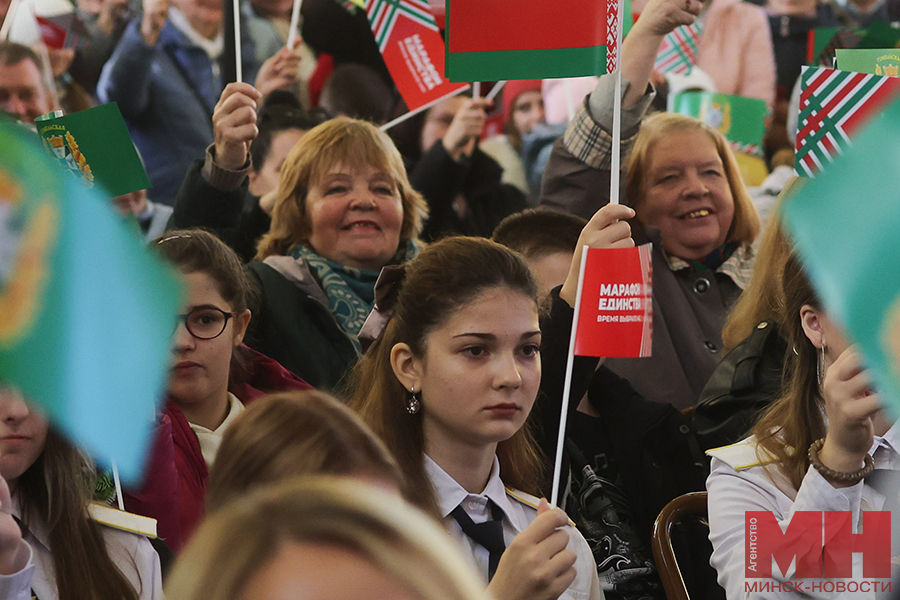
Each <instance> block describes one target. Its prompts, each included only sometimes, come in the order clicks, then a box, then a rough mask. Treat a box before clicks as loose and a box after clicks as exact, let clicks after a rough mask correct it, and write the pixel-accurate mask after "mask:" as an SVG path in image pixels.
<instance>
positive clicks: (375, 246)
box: [306, 165, 403, 270]
mask: <svg viewBox="0 0 900 600" xmlns="http://www.w3.org/2000/svg"><path fill="white" fill-rule="evenodd" d="M306 211H307V214H308V215H309V223H310V229H311V230H312V233H311V234H310V236H309V243H310V245H311V246H312V247H313V248H314V249H315V250H316V252H318V253H319V254H321V255H322V256H324V257H325V258H327V259H329V260H333V261H334V262H337V263H340V264H342V265H347V266H348V267H355V268H359V269H373V270H377V269H380V268H381V267H383V266H384V265H386V264H387V263H388V262H389V261H390V260H391V258H393V256H394V254H396V253H397V247H398V246H399V245H400V230H401V229H402V227H403V200H402V199H401V198H400V190H399V188H398V187H397V182H396V181H395V180H394V178H393V177H392V176H391V175H390V174H389V173H385V172H384V171H379V170H378V169H376V168H374V167H371V166H368V165H366V166H365V167H362V168H360V169H352V168H350V167H346V166H343V165H336V166H335V167H333V168H332V169H330V170H329V172H328V173H326V174H324V175H323V176H321V177H319V179H318V181H316V182H315V183H314V184H313V185H312V186H310V189H309V192H308V193H307V194H306Z"/></svg>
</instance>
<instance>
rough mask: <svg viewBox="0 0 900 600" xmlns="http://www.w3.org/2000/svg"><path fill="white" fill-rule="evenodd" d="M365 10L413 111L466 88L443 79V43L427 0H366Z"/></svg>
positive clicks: (382, 53)
mask: <svg viewBox="0 0 900 600" xmlns="http://www.w3.org/2000/svg"><path fill="white" fill-rule="evenodd" d="M365 10H366V15H367V16H368V17H369V25H370V26H371V27H372V33H373V34H374V36H375V42H376V43H377V44H378V49H379V50H380V51H381V56H382V57H383V58H384V62H385V64H386V65H387V68H388V71H390V73H391V77H392V78H393V79H394V84H395V85H396V86H397V89H398V90H399V91H400V95H401V96H403V101H404V102H405V103H406V106H407V107H408V108H409V111H410V112H415V111H416V110H417V109H420V108H422V107H424V106H428V105H429V104H432V103H434V102H435V101H437V100H440V99H441V98H444V97H446V96H452V95H453V94H457V93H459V92H461V91H462V90H463V89H465V87H466V86H461V85H458V84H453V83H450V82H449V81H447V79H446V78H445V77H444V54H445V50H444V40H443V39H441V34H440V32H439V31H438V28H437V25H435V22H434V16H432V14H431V11H430V10H429V8H428V2H427V1H426V0H366V2H365Z"/></svg>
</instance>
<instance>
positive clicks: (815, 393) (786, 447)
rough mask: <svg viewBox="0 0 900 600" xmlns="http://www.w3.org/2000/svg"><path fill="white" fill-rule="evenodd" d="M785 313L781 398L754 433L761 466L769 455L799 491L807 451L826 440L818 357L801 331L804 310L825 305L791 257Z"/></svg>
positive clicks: (785, 280) (785, 281) (786, 268)
mask: <svg viewBox="0 0 900 600" xmlns="http://www.w3.org/2000/svg"><path fill="white" fill-rule="evenodd" d="M781 281H782V293H783V294H784V312H783V315H782V318H781V322H780V323H779V326H780V327H781V331H782V335H784V336H785V338H786V339H787V343H788V351H787V353H786V355H785V362H784V375H783V384H782V396H781V397H780V398H779V399H778V400H776V401H775V402H773V403H772V404H771V405H770V406H769V408H768V409H766V412H765V413H763V416H762V417H760V420H759V422H758V423H757V424H756V425H755V426H754V427H753V429H752V430H751V433H752V434H753V435H754V436H756V439H757V441H758V443H759V448H761V449H762V451H763V452H759V451H758V454H759V458H760V460H763V461H766V460H767V459H768V457H766V456H765V455H764V454H765V453H768V454H770V455H772V456H774V457H775V458H776V459H778V462H777V463H775V464H776V465H777V467H770V468H777V469H778V470H780V471H781V473H782V474H783V475H784V476H785V477H787V479H788V481H790V483H791V485H792V486H793V488H794V489H795V490H797V489H800V483H801V481H803V476H804V475H805V474H806V471H807V470H808V469H809V459H808V457H807V449H808V448H809V447H810V445H811V444H812V443H813V442H814V441H816V440H817V439H819V438H822V437H825V433H826V428H825V419H824V417H823V415H822V406H823V400H822V394H821V392H820V390H819V382H818V377H817V375H816V365H817V360H818V357H817V354H816V348H815V346H813V344H812V342H810V341H809V338H807V337H806V334H805V333H804V331H803V326H802V322H801V320H800V308H801V307H802V306H803V305H805V304H808V305H810V306H812V307H813V308H815V309H816V310H820V308H821V304H820V303H819V300H818V298H817V297H816V294H815V292H814V291H813V289H812V285H810V283H809V279H808V278H807V276H806V273H804V271H803V267H802V266H801V265H800V261H799V259H798V258H797V256H796V255H793V254H792V255H791V256H789V257H788V259H787V261H786V262H785V264H784V273H783V275H782V279H781Z"/></svg>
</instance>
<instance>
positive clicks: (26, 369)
mask: <svg viewBox="0 0 900 600" xmlns="http://www.w3.org/2000/svg"><path fill="white" fill-rule="evenodd" d="M181 297H182V291H181V285H180V283H179V281H178V279H176V277H175V275H174V273H173V272H172V271H171V270H170V269H169V268H168V267H167V266H165V265H163V264H161V263H160V261H159V260H158V259H157V258H156V257H155V256H153V255H152V254H151V252H150V250H149V249H147V248H146V247H145V246H144V245H143V243H142V241H141V239H140V237H139V236H138V235H137V233H136V232H135V231H133V229H132V228H131V227H129V226H128V224H127V223H125V222H124V221H123V220H122V219H121V217H119V216H118V215H117V214H116V213H115V212H114V211H113V208H112V206H110V204H109V200H108V199H106V198H102V197H100V196H99V195H98V192H96V191H95V190H92V189H89V188H87V187H85V186H83V185H81V184H80V183H78V182H77V181H76V180H75V179H74V178H72V177H71V176H69V175H68V174H67V173H65V172H64V171H62V170H61V169H59V167H58V166H57V165H55V164H53V159H51V158H50V157H48V156H47V154H46V153H45V152H44V150H42V149H41V147H40V145H39V142H38V141H37V140H36V139H35V137H34V134H33V133H30V132H29V131H28V130H26V129H23V128H21V127H19V126H18V125H14V124H11V123H0V382H2V383H4V384H6V385H12V386H15V387H17V388H19V389H20V390H21V391H22V392H23V394H24V395H25V397H26V398H28V399H29V400H30V401H32V402H34V403H36V404H38V405H39V406H40V407H41V408H42V409H43V411H44V412H46V414H47V415H48V416H49V418H50V420H51V421H52V422H53V423H54V424H55V425H56V427H57V428H58V429H60V430H61V431H63V432H64V433H65V434H67V435H68V436H69V437H70V438H71V439H72V440H73V441H74V442H75V443H77V444H78V445H80V446H81V447H83V448H84V449H85V450H87V451H88V452H90V453H91V454H92V455H93V456H94V457H95V458H96V459H97V460H98V461H99V462H101V464H104V465H109V463H110V462H112V461H115V462H116V463H117V465H118V467H119V471H120V473H121V475H122V477H123V478H124V479H126V480H130V481H136V480H137V479H139V476H140V473H141V469H142V467H143V461H144V455H145V451H146V449H147V445H148V442H149V441H150V435H151V430H152V427H153V421H154V415H155V409H156V406H157V403H158V402H159V400H160V398H161V397H162V392H163V390H164V385H165V382H166V379H167V376H168V363H169V356H170V350H169V348H170V344H171V336H172V332H173V330H174V326H175V322H176V321H175V319H176V317H175V315H176V314H177V313H178V312H179V309H180V308H181V306H180V304H181Z"/></svg>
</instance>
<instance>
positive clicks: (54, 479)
mask: <svg viewBox="0 0 900 600" xmlns="http://www.w3.org/2000/svg"><path fill="white" fill-rule="evenodd" d="M95 483H96V471H95V470H94V469H93V468H92V467H91V466H89V465H88V464H87V463H86V462H85V460H84V458H83V457H82V455H81V453H80V452H79V451H78V450H77V449H76V448H74V447H73V446H71V445H70V444H69V443H68V442H66V441H65V440H64V439H63V438H62V437H61V436H60V435H59V434H57V433H56V432H54V431H53V430H52V429H50V430H48V431H47V442H46V444H45V445H44V451H43V452H42V453H41V455H40V457H38V459H37V461H35V463H34V464H33V465H31V467H29V468H28V470H26V471H25V472H24V473H23V474H22V475H21V476H20V477H19V479H18V481H17V482H16V490H15V496H16V498H17V499H18V501H19V506H20V507H21V510H22V522H23V524H24V525H25V527H26V528H27V527H29V525H30V524H32V523H38V522H39V523H41V524H43V526H44V527H46V530H47V532H48V537H49V540H48V542H49V544H50V551H51V554H52V555H53V568H54V571H55V573H56V587H57V590H58V594H59V599H60V600H137V599H138V593H137V592H136V591H135V590H134V588H132V587H131V583H129V581H128V580H127V579H126V578H125V576H124V575H123V574H122V572H121V571H120V570H119V568H118V567H117V566H116V564H115V563H114V562H113V560H112V558H110V556H109V552H108V551H107V548H106V541H105V540H104V538H103V534H102V533H101V530H100V525H98V524H97V523H95V522H94V521H93V520H92V519H91V518H90V516H89V515H88V504H89V503H90V499H91V493H92V492H93V490H94V484H95Z"/></svg>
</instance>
